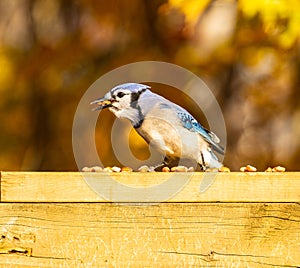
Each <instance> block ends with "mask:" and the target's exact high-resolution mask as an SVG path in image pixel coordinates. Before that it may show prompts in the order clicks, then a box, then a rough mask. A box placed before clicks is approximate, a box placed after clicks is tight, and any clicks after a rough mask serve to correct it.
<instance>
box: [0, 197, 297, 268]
mask: <svg viewBox="0 0 300 268" xmlns="http://www.w3.org/2000/svg"><path fill="white" fill-rule="evenodd" d="M299 226H300V205H299V204H297V203H284V204H282V203H281V204H280V203H265V204H263V203H225V204H219V203H184V204H181V203H162V204H158V205H142V206H139V205H136V204H135V205H117V204H110V203H73V204H72V203H61V204H59V203H56V204H51V203H43V204H37V203H32V204H31V203H16V204H13V203H1V204H0V266H1V267H3V266H5V267H124V266H126V267H150V266H151V267H187V266H188V267H195V266H196V267H299V266H300V254H299V248H300V229H299Z"/></svg>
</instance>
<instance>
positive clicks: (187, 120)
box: [177, 111, 224, 154]
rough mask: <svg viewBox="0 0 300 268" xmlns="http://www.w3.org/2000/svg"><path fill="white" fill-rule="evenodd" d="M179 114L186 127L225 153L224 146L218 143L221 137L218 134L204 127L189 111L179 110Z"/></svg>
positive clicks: (219, 151)
mask: <svg viewBox="0 0 300 268" xmlns="http://www.w3.org/2000/svg"><path fill="white" fill-rule="evenodd" d="M177 115H178V117H179V119H180V120H181V122H182V125H183V126H184V127H185V128H187V129H189V130H190V131H195V132H197V133H199V134H200V135H201V136H202V138H203V139H204V140H206V141H207V142H208V143H209V144H210V145H211V146H212V147H213V148H214V149H215V150H216V151H217V152H218V153H221V154H224V148H223V147H222V146H220V145H219V144H218V143H219V142H220V139H219V138H218V137H217V135H216V134H214V133H213V132H210V131H209V130H207V129H205V128H204V127H202V126H201V125H200V124H199V123H198V122H197V120H196V119H195V118H194V117H193V116H191V115H190V114H189V113H187V112H184V111H177Z"/></svg>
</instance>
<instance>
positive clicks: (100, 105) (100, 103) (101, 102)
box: [90, 98, 112, 111]
mask: <svg viewBox="0 0 300 268" xmlns="http://www.w3.org/2000/svg"><path fill="white" fill-rule="evenodd" d="M90 104H91V105H93V104H96V105H97V107H95V108H93V109H92V111H98V110H102V109H104V108H108V107H111V106H112V105H111V104H112V102H111V100H108V99H106V98H100V99H97V100H94V101H92V102H91V103H90Z"/></svg>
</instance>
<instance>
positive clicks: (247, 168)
mask: <svg viewBox="0 0 300 268" xmlns="http://www.w3.org/2000/svg"><path fill="white" fill-rule="evenodd" d="M285 170H286V169H285V167H282V166H276V167H273V168H271V167H268V168H267V169H266V170H265V172H285ZM82 171H83V172H115V173H116V172H117V173H118V172H133V169H132V168H130V167H122V168H121V167H117V166H113V167H105V168H102V167H99V166H94V167H84V168H83V169H82ZM240 171H241V172H256V171H257V168H256V167H253V166H251V165H246V166H243V167H241V168H240ZM138 172H144V173H145V172H156V171H155V168H154V167H151V166H146V165H144V166H141V167H140V168H139V169H138ZM161 172H195V169H194V167H186V166H175V167H172V168H169V167H167V166H165V167H163V168H162V170H161ZM206 172H230V169H229V168H228V167H225V166H222V167H220V168H208V169H206Z"/></svg>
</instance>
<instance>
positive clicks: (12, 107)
mask: <svg viewBox="0 0 300 268" xmlns="http://www.w3.org/2000/svg"><path fill="white" fill-rule="evenodd" d="M299 36H300V2H299V1H298V0H285V1H284V0H277V1H275V0H273V1H272V0H259V1H258V0H240V1H230V0H217V1H208V0H202V1H199V0H154V1H146V0H145V1H141V0H131V1H122V0H119V1H117V0H111V1H98V0H94V1H92V0H91V1H85V0H77V1H76V0H74V1H73V0H13V1H11V0H1V1H0V109H1V113H0V118H1V131H0V169H1V170H57V171H59V170H76V169H77V167H76V163H75V161H74V157H73V152H72V121H73V116H74V113H75V111H76V107H77V104H78V102H79V100H80V98H81V97H82V95H83V94H84V92H85V91H86V89H87V88H88V87H89V86H90V85H91V84H92V83H93V82H94V81H95V80H96V79H97V78H99V77H100V76H101V75H103V74H105V73H106V72H108V71H110V70H113V69H114V68H116V67H119V66H122V65H124V64H127V63H132V62H137V61H143V60H157V61H166V62H170V63H174V64H177V65H179V66H182V67H184V68H186V69H188V70H190V71H192V72H194V73H195V74H197V75H198V76H199V77H201V78H202V79H203V80H204V81H205V82H206V84H207V85H208V86H209V87H210V89H212V91H213V92H214V94H215V96H216V98H217V99H218V101H219V103H220V106H221V108H222V111H223V114H224V118H225V121H226V126H227V135H228V138H227V151H226V156H225V164H226V165H227V166H229V167H231V169H233V170H238V169H239V167H240V166H242V165H245V164H247V163H250V164H252V165H254V166H257V167H258V168H259V169H261V170H263V169H264V168H266V167H267V166H275V165H283V166H285V167H287V169H289V170H299V169H300V162H299V160H300V53H299V52H300V40H299ZM107 90H108V89H107ZM160 90H161V91H162V93H163V90H164V89H163V88H161V89H160ZM164 93H165V95H167V94H166V92H164ZM181 101H182V98H178V100H177V103H179V104H181ZM185 105H186V104H185ZM185 107H186V108H188V107H187V106H185ZM191 112H192V113H195V112H196V111H193V110H191ZM109 116H111V117H110V118H112V119H113V116H112V115H108V117H109ZM109 138H110V137H109V135H108V134H107V129H98V130H97V139H98V141H97V144H100V147H101V148H100V149H99V150H100V151H101V154H102V155H104V157H105V159H106V160H105V161H104V162H105V164H106V165H114V164H118V163H117V162H115V161H116V159H115V158H114V156H113V154H112V152H111V150H110V147H109V145H108V142H107V139H109ZM141 146H145V145H144V144H142V145H141V143H140V142H139V144H137V148H140V147H141ZM133 147H134V146H133ZM140 149H141V148H140ZM143 151H145V150H138V151H137V152H136V153H140V154H143ZM146 151H147V150H146ZM139 157H141V158H143V157H144V156H143V155H141V156H139Z"/></svg>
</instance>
